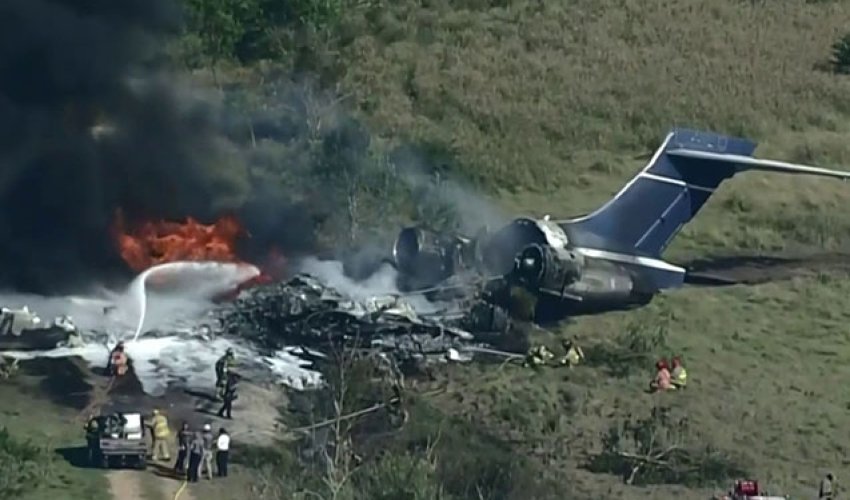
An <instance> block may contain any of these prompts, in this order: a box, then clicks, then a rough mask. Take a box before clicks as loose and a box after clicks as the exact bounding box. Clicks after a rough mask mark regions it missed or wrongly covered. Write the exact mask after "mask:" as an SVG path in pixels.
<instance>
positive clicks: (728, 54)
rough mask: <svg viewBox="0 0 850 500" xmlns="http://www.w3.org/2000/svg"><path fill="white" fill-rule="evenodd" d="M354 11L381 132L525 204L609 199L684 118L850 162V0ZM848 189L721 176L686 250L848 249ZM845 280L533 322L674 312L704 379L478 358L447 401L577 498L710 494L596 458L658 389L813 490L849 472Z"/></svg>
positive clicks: (779, 475)
mask: <svg viewBox="0 0 850 500" xmlns="http://www.w3.org/2000/svg"><path fill="white" fill-rule="evenodd" d="M495 3H498V4H499V6H497V7H491V6H490V5H491V4H495ZM350 17H351V19H349V21H350V25H353V26H357V27H358V30H360V31H355V33H356V34H355V35H352V36H351V37H350V38H349V39H348V40H347V43H346V44H344V46H343V48H342V53H341V56H340V57H341V59H342V60H343V61H344V72H343V73H342V77H341V83H342V86H343V88H344V89H345V90H344V91H343V92H351V93H352V94H353V96H354V99H353V102H354V103H355V104H356V107H357V109H358V113H360V114H362V115H363V116H365V117H367V120H368V123H369V124H370V126H371V129H372V131H373V132H374V133H376V134H379V135H381V136H383V137H385V138H387V139H389V140H390V141H397V140H406V141H413V142H416V143H424V144H427V145H429V146H430V147H432V148H435V149H438V150H440V151H443V152H444V153H446V154H447V156H449V157H450V158H451V159H452V161H451V164H450V167H451V168H452V169H453V172H454V173H455V174H456V175H458V176H461V177H463V178H465V179H467V180H469V181H470V182H472V183H474V184H476V185H477V186H479V187H480V189H481V190H482V191H484V192H487V193H489V196H490V197H491V198H494V199H497V200H499V201H500V202H501V203H504V204H505V206H507V207H510V208H511V209H512V210H517V211H520V212H526V213H531V214H537V215H542V214H544V213H551V214H558V215H568V214H576V213H581V212H584V211H586V210H589V209H592V208H594V207H595V206H597V205H598V204H600V203H602V202H604V201H605V200H606V199H607V197H608V196H610V194H611V193H613V192H614V191H616V190H617V189H618V188H619V187H620V186H621V185H622V184H623V183H624V182H625V181H626V180H627V179H628V177H630V176H631V175H632V173H633V172H635V171H636V170H637V169H639V168H640V166H641V165H642V163H643V162H644V161H645V155H646V154H647V153H649V152H650V151H651V149H652V148H653V147H654V146H655V145H656V144H657V143H658V142H659V141H660V140H661V138H662V137H663V136H664V133H665V132H666V130H667V129H668V128H669V127H670V126H673V125H686V126H695V127H703V128H707V129H710V130H716V131H719V132H726V133H732V134H740V135H744V136H747V137H752V138H755V139H758V140H760V142H761V143H762V146H761V147H760V148H759V149H758V150H757V154H758V155H760V156H763V157H770V158H775V159H784V160H789V161H800V162H809V163H812V164H817V165H822V166H843V167H850V147H848V141H847V138H848V136H850V119H848V118H850V78H847V77H846V76H840V75H835V74H832V73H831V72H829V71H828V64H827V63H828V61H829V58H830V53H831V49H830V47H831V45H832V44H833V43H834V42H835V41H836V40H837V39H838V38H839V37H840V36H841V35H843V34H844V32H846V31H847V30H848V29H850V5H848V4H846V3H843V2H829V1H825V2H805V1H795V0H780V1H776V2H769V3H766V2H742V1H735V0H728V1H712V2H707V1H704V2H696V3H692V5H687V6H685V5H681V4H678V3H675V2H668V1H665V0H647V1H640V2H638V1H628V0H620V1H607V0H602V1H599V0H594V1H582V0H579V1H573V2H561V3H557V2H554V3H553V2H548V3H545V4H544V2H536V1H504V2H491V3H488V2H473V1H467V2H460V1H455V2H452V1H442V2H440V1H434V2H404V1H401V2H391V3H387V4H385V5H384V6H383V9H381V10H380V12H377V13H371V14H369V13H366V14H364V15H363V17H362V18H359V19H357V20H354V18H355V16H354V14H351V15H350ZM363 31H366V33H365V34H364V33H363ZM638 155H644V159H635V157H636V156H638ZM848 203H850V189H848V187H847V186H846V185H845V184H843V183H837V182H834V181H825V180H819V179H802V178H788V177H782V176H775V175H768V174H748V175H745V176H742V177H740V178H737V179H735V180H734V181H732V182H729V183H727V184H726V185H724V187H723V189H722V190H721V191H720V192H719V193H718V195H716V196H715V198H714V199H712V200H711V202H710V203H709V204H708V206H707V207H706V209H705V210H704V212H703V213H701V215H700V216H699V218H698V219H697V220H696V221H695V223H694V224H692V225H691V226H689V227H688V228H687V229H686V230H685V231H684V232H683V234H682V235H681V236H680V237H679V239H678V240H677V241H676V243H675V244H674V246H673V248H672V249H671V252H670V254H671V256H672V258H674V259H675V258H677V257H679V258H683V259H684V258H687V257H693V256H699V257H707V256H711V255H715V254H723V253H745V254H761V253H765V252H766V253H781V252H793V253H798V252H802V253H811V252H819V251H821V250H823V249H825V248H828V249H836V250H841V249H844V248H846V244H847V240H848V236H850V218H847V217H846V216H845V215H844V210H843V207H845V206H847V205H848ZM847 292H848V290H847V285H846V274H845V273H844V272H843V271H834V272H830V271H827V272H825V273H820V274H816V273H815V274H813V275H810V276H807V277H799V278H795V279H793V280H791V281H781V282H776V283H770V284H764V285H758V286H753V287H746V286H739V287H732V288H724V289H691V290H682V291H677V292H673V293H671V294H670V296H669V297H668V298H662V299H660V300H659V301H658V303H656V304H654V305H653V306H652V307H651V308H649V309H647V310H646V311H641V312H637V313H635V312H632V313H622V314H611V315H606V316H600V317H594V318H582V319H580V320H578V321H577V322H576V323H574V324H573V325H570V326H567V327H565V328H563V329H561V330H560V331H557V332H550V333H548V334H538V335H537V336H536V337H535V338H536V340H538V341H542V342H545V343H547V344H549V345H550V346H557V340H558V339H559V338H562V337H564V336H565V335H578V337H579V339H580V340H581V342H582V343H583V345H584V346H585V349H589V350H591V351H593V350H596V351H597V352H602V351H604V350H605V349H610V348H611V347H610V346H611V344H613V343H615V342H617V341H618V340H621V339H622V333H623V332H625V331H627V330H629V328H631V329H632V330H635V329H637V331H640V332H642V333H641V335H649V334H650V333H651V332H652V331H654V328H656V327H657V326H658V325H659V324H661V323H662V320H661V319H659V315H662V313H663V312H664V311H672V313H670V314H668V315H667V316H666V318H667V319H665V320H663V323H664V326H663V328H664V329H665V331H666V333H667V339H668V340H667V344H666V345H660V346H657V345H656V346H653V347H651V348H650V349H649V350H650V351H651V352H652V354H657V355H668V354H672V353H681V354H683V356H684V357H685V359H686V362H687V363H688V366H689V368H690V373H691V376H692V378H693V385H692V387H690V388H689V389H688V391H687V392H686V393H684V394H675V395H673V394H671V395H665V396H662V397H660V398H659V397H655V396H649V395H646V394H644V393H643V390H644V388H645V384H646V381H647V379H648V377H649V376H650V375H651V365H650V366H644V367H643V368H639V369H635V370H634V371H630V372H628V373H627V374H626V375H625V376H623V377H619V378H618V377H613V376H611V375H610V373H609V370H607V369H605V368H604V367H602V366H594V367H587V368H582V369H578V370H576V371H575V372H573V373H569V374H567V373H566V372H563V371H557V370H553V371H549V372H543V373H535V372H533V371H529V370H522V369H511V368H507V369H504V370H495V369H494V368H493V367H462V368H456V369H454V370H453V371H452V372H451V373H450V374H449V375H448V376H449V378H450V380H451V386H452V389H451V391H450V395H447V396H445V397H443V398H442V399H440V402H441V403H440V405H441V406H442V407H444V408H446V409H448V410H449V411H450V412H452V413H457V414H460V415H464V416H465V418H467V419H468V421H470V422H472V423H474V425H480V426H483V427H484V428H488V429H491V430H492V431H493V432H494V433H495V434H497V435H505V436H510V441H511V442H512V443H515V446H516V447H517V450H519V451H522V452H524V453H526V454H527V455H528V456H531V457H534V460H535V461H536V462H537V463H538V464H539V465H540V468H539V471H541V472H540V474H541V477H548V478H551V479H552V480H553V481H556V482H560V484H562V485H564V490H565V491H573V492H574V493H575V496H576V497H577V498H584V497H595V498H599V497H604V498H640V497H647V498H649V497H656V498H657V497H658V495H659V494H661V495H664V496H667V495H668V494H677V495H679V496H678V498H695V499H696V498H705V497H706V494H707V493H709V490H706V489H700V488H696V489H683V488H682V487H681V486H664V487H661V488H662V490H658V489H656V488H648V489H647V488H638V487H628V486H624V485H623V484H622V481H621V480H620V479H618V478H616V477H615V476H609V475H599V474H592V473H590V472H587V471H586V469H585V468H584V467H583V466H584V465H585V464H586V462H587V460H588V459H589V457H592V456H593V455H594V454H595V453H597V452H598V451H599V450H600V449H601V445H602V435H603V434H604V432H605V431H607V430H608V428H609V427H610V426H612V425H614V424H617V423H618V422H621V421H622V419H624V418H626V417H627V416H629V415H647V414H648V413H649V411H650V409H651V407H653V406H655V405H657V404H658V401H659V400H662V401H663V403H662V404H664V405H668V404H669V405H672V406H673V407H674V408H676V409H677V411H681V412H684V413H685V414H687V416H688V418H689V419H690V426H689V428H690V429H691V432H692V433H694V435H695V436H696V437H695V438H694V439H696V440H698V441H700V442H702V443H704V444H706V445H708V446H713V447H717V448H719V449H721V450H724V451H725V452H728V453H730V454H732V455H734V456H735V457H736V461H737V463H738V464H740V465H742V466H743V467H744V468H745V469H746V470H747V471H749V472H751V473H752V474H754V475H755V476H757V477H758V478H760V479H761V480H762V481H763V482H765V483H768V484H770V485H771V487H773V488H775V489H778V490H781V491H784V492H786V493H789V494H793V495H795V496H796V495H810V494H811V493H812V492H813V488H814V487H816V484H817V480H818V479H819V476H820V475H821V474H823V473H824V472H825V471H826V470H827V469H830V470H833V471H834V472H835V473H836V474H837V475H838V477H839V478H840V477H844V476H845V475H846V473H848V472H850V471H848V470H847V466H846V463H845V462H844V459H845V458H844V457H845V455H846V450H845V448H844V445H843V444H842V443H844V442H845V441H846V436H844V434H845V433H846V432H845V431H844V430H843V429H846V428H847V427H848V425H850V417H848V416H847V412H846V406H847V404H848V402H847V401H848V399H847V398H848V396H850V394H848V393H847V391H844V390H842V389H840V387H842V384H841V381H842V380H843V377H844V375H843V372H844V369H843V368H841V367H843V366H847V364H848V363H847V362H848V361H850V349H847V348H846V346H845V344H846V342H847V340H848V337H847V333H846V331H845V330H846V322H847V319H848V317H847V314H848V313H847V306H848V304H847V300H846V297H847ZM638 320H639V321H640V324H639V326H635V324H636V323H635V321H638ZM541 443H543V444H541ZM546 443H548V444H546Z"/></svg>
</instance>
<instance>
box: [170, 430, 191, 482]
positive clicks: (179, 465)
mask: <svg viewBox="0 0 850 500" xmlns="http://www.w3.org/2000/svg"><path fill="white" fill-rule="evenodd" d="M190 444H192V431H191V430H189V423H188V422H183V428H182V429H180V432H178V433H177V462H175V464H174V472H175V473H177V474H180V475H181V476H185V475H186V456H187V455H188V454H189V445H190Z"/></svg>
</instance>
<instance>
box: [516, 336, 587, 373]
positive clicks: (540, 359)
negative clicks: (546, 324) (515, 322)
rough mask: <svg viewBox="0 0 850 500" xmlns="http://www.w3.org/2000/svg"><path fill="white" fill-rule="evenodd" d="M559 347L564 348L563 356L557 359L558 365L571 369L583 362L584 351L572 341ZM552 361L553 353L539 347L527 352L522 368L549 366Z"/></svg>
mask: <svg viewBox="0 0 850 500" xmlns="http://www.w3.org/2000/svg"><path fill="white" fill-rule="evenodd" d="M561 347H563V348H564V354H563V356H561V357H560V358H558V360H557V364H558V365H560V366H566V367H569V368H572V367H573V366H576V365H578V364H579V363H581V362H582V361H584V351H582V350H581V347H579V345H578V344H577V343H576V342H575V341H573V340H572V339H567V340H564V341H562V342H561ZM553 360H555V353H553V352H552V351H550V350H549V348H548V347H546V346H545V345H539V346H536V347H532V348H531V349H529V350H528V354H527V355H526V356H525V361H524V362H523V366H526V367H539V366H545V365H549V364H551V363H552V361H553Z"/></svg>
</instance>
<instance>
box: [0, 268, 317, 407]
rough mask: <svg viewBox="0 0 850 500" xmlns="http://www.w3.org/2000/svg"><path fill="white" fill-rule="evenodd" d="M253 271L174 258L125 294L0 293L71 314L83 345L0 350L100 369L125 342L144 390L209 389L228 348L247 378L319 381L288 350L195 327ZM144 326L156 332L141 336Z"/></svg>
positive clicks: (8, 302) (2, 301)
mask: <svg viewBox="0 0 850 500" xmlns="http://www.w3.org/2000/svg"><path fill="white" fill-rule="evenodd" d="M258 274H259V270H257V268H255V267H254V266H248V265H242V264H224V263H217V262H172V263H168V264H162V265H159V266H155V267H152V268H150V269H148V270H146V271H145V272H143V273H141V274H140V275H139V276H137V277H136V279H134V280H133V282H132V283H131V284H130V285H129V286H128V287H127V289H126V290H125V291H124V292H123V293H114V292H104V293H103V294H102V296H93V297H81V296H72V297H42V296H38V295H23V294H0V305H3V306H5V307H21V306H23V305H28V306H29V308H30V310H32V311H34V312H36V313H37V314H38V315H39V316H41V317H42V318H43V319H47V320H50V319H52V318H53V317H55V316H59V315H63V314H64V315H69V316H71V318H72V320H73V322H74V324H76V325H77V327H78V328H79V329H80V330H81V333H82V339H83V345H82V346H80V347H63V348H57V349H52V350H49V351H32V352H29V351H28V352H13V351H8V352H4V353H3V354H4V355H7V356H11V357H17V358H20V359H32V358H36V357H54V358H56V357H69V356H80V357H81V358H83V359H85V360H86V361H87V362H88V363H89V364H91V365H92V366H93V367H104V366H105V365H106V362H107V357H108V353H109V349H110V348H111V347H112V346H114V345H115V343H116V342H117V340H118V339H121V340H125V349H126V352H127V355H128V356H129V357H130V358H131V359H132V361H133V368H134V371H135V373H136V375H137V376H138V378H139V381H140V382H141V384H142V388H143V390H144V391H145V392H146V393H149V394H160V393H162V391H164V390H165V388H167V387H168V385H169V384H173V383H177V384H180V385H183V386H186V387H189V388H193V389H207V390H209V389H210V388H212V387H213V385H214V383H215V371H214V365H215V361H216V359H218V358H219V357H220V356H221V355H222V354H223V353H224V351H225V350H226V349H227V348H228V347H229V348H232V349H233V350H234V352H235V353H236V354H237V361H241V362H240V363H239V364H240V365H241V366H240V371H243V372H245V373H246V374H247V375H248V376H249V377H250V376H251V374H254V375H256V376H262V375H263V374H265V376H268V374H269V373H271V374H273V376H274V378H275V379H276V380H278V381H279V382H281V383H284V384H287V385H290V386H292V387H295V388H303V387H304V386H305V385H312V384H316V383H318V382H319V375H318V373H316V372H313V371H310V370H309V369H306V368H304V365H305V364H306V363H305V362H304V361H303V360H301V359H299V358H297V357H296V356H294V355H293V354H291V352H292V349H284V350H282V351H278V352H274V353H266V354H262V353H259V352H258V351H257V349H255V348H254V347H253V346H252V345H251V344H249V343H248V342H245V341H241V340H238V339H229V338H216V339H209V338H207V337H206V336H205V335H203V333H202V329H200V328H198V327H199V326H200V325H202V324H203V322H204V319H205V313H206V312H208V311H209V309H210V308H211V307H212V302H211V299H212V298H213V297H214V296H216V295H218V294H220V293H224V292H227V291H229V290H232V289H233V288H234V287H235V286H237V285H238V284H239V283H242V282H244V281H246V280H248V279H250V278H252V277H255V276H257V275H258ZM151 282H155V283H156V286H152V285H153V284H152V283H151ZM145 327H147V328H149V329H150V330H153V329H155V330H156V331H157V332H159V333H158V334H157V336H150V335H147V336H146V334H145V331H144V330H143V329H144V328H145ZM150 330H148V331H150ZM163 332H164V333H163Z"/></svg>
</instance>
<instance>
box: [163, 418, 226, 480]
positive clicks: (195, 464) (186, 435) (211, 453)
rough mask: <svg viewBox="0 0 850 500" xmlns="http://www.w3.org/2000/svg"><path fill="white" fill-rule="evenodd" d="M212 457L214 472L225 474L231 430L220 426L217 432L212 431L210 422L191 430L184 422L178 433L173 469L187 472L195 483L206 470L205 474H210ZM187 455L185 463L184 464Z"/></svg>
mask: <svg viewBox="0 0 850 500" xmlns="http://www.w3.org/2000/svg"><path fill="white" fill-rule="evenodd" d="M213 458H215V468H216V475H217V476H218V477H227V464H228V461H229V460H230V434H228V433H227V430H226V429H224V428H223V427H222V428H220V429H219V430H218V435H215V434H213V431H212V426H211V425H210V424H204V427H203V430H201V431H195V432H193V431H192V430H191V429H190V428H189V424H188V423H186V422H184V423H183V428H182V429H180V432H179V433H178V434H177V462H176V463H175V464H174V472H175V473H177V474H179V475H181V476H184V475H185V476H186V478H187V479H188V481H189V482H190V483H197V482H198V478H199V477H200V476H201V475H202V474H204V473H205V472H206V475H207V478H209V479H212V478H213ZM187 459H188V467H187V463H186V462H187Z"/></svg>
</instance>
